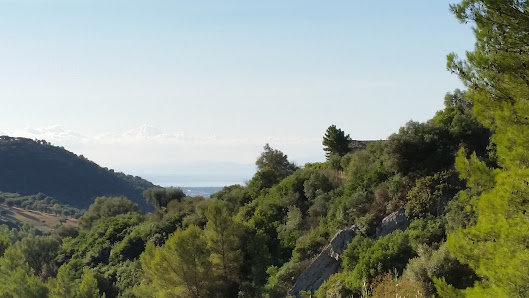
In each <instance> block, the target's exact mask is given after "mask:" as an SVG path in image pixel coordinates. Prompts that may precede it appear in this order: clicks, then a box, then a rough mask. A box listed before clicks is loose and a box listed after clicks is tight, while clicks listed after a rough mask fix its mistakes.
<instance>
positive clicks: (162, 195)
mask: <svg viewBox="0 0 529 298" xmlns="http://www.w3.org/2000/svg"><path fill="white" fill-rule="evenodd" d="M143 196H144V197H145V200H147V202H148V203H149V204H151V205H153V206H154V207H155V208H156V209H162V208H165V207H167V205H168V204H169V202H171V201H173V200H176V201H181V200H182V199H183V198H184V197H185V196H186V194H185V193H184V191H183V190H182V189H181V188H179V187H169V188H161V187H151V188H149V189H147V190H145V191H144V192H143Z"/></svg>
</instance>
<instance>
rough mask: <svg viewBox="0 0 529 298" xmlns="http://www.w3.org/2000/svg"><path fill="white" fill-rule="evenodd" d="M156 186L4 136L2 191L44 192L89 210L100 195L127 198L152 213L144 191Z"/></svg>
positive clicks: (66, 153) (1, 140)
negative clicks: (144, 196) (143, 194)
mask: <svg viewBox="0 0 529 298" xmlns="http://www.w3.org/2000/svg"><path fill="white" fill-rule="evenodd" d="M153 186H154V185H153V184H152V183H150V182H149V181H146V180H144V179H142V178H140V177H134V176H130V175H125V174H123V173H119V172H114V171H113V170H109V169H106V168H101V167H100V166H98V165H97V164H95V163H94V162H92V161H89V160H88V159H86V158H84V157H83V156H82V155H81V156H77V155H76V154H74V153H72V152H69V151H67V150H65V149H64V148H61V147H57V146H53V145H51V144H49V143H47V142H46V141H44V140H30V139H26V138H13V137H8V136H2V137H0V191H3V192H11V193H19V194H21V195H35V194H37V193H44V194H46V195H48V196H51V197H53V198H54V199H56V200H57V201H58V202H59V203H61V204H68V205H70V206H73V207H76V208H83V209H86V208H88V206H90V204H92V202H93V201H94V199H95V198H96V197H98V196H126V197H128V198H129V199H131V200H132V201H134V202H136V203H137V204H139V206H140V207H141V208H142V209H144V210H148V208H149V207H148V206H147V205H146V204H145V200H144V198H143V196H142V192H143V191H144V190H146V189H147V188H149V187H153Z"/></svg>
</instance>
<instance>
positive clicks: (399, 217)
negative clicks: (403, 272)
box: [375, 208, 410, 239]
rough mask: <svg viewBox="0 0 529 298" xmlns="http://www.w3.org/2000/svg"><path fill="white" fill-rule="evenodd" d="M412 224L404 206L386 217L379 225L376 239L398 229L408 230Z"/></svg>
mask: <svg viewBox="0 0 529 298" xmlns="http://www.w3.org/2000/svg"><path fill="white" fill-rule="evenodd" d="M409 225H410V221H409V219H408V217H407V216H406V212H405V210H404V208H401V209H399V210H397V211H395V212H393V213H391V214H390V215H388V216H386V217H384V219H383V220H382V222H381V223H380V224H379V225H378V227H377V230H376V236H375V239H378V238H380V237H383V236H386V235H388V234H391V233H392V232H393V231H396V230H403V231H404V230H406V228H408V226H409Z"/></svg>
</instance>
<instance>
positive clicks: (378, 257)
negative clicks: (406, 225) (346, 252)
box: [344, 230, 415, 292]
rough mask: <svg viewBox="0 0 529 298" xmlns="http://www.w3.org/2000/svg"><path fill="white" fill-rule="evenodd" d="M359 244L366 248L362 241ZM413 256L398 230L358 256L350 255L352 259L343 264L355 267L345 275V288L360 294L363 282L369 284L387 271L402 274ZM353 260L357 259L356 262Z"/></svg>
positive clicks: (405, 235)
mask: <svg viewBox="0 0 529 298" xmlns="http://www.w3.org/2000/svg"><path fill="white" fill-rule="evenodd" d="M360 244H361V245H365V246H368V243H366V242H363V241H362V242H360V243H359V245H360ZM414 254H415V253H414V251H413V249H412V247H411V245H410V241H409V237H408V235H407V234H406V233H404V232H402V231H400V230H398V231H395V232H393V233H392V234H389V235H387V236H384V237H382V238H380V239H378V240H377V241H376V242H375V243H374V244H373V245H372V246H370V247H369V248H368V249H367V250H364V251H362V253H361V254H360V255H359V256H356V254H353V253H350V256H351V257H352V258H351V259H350V260H348V261H344V262H346V264H349V265H348V266H349V268H351V267H352V265H353V264H356V265H355V266H354V269H353V270H352V271H349V272H350V273H346V275H347V277H346V286H347V288H349V289H350V290H352V291H354V292H360V290H361V288H362V284H363V282H364V281H367V282H368V283H369V282H370V281H372V279H373V278H375V277H376V276H378V275H379V274H382V273H384V272H387V271H393V270H397V272H402V270H404V268H405V267H406V265H407V263H408V259H409V258H410V257H413V256H414ZM354 258H358V259H357V261H356V262H355V260H354Z"/></svg>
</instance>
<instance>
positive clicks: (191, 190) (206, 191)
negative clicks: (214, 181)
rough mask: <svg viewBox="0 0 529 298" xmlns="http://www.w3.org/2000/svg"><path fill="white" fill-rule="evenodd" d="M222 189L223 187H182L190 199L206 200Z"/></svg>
mask: <svg viewBox="0 0 529 298" xmlns="http://www.w3.org/2000/svg"><path fill="white" fill-rule="evenodd" d="M221 189H222V187H218V186H207V187H190V186H183V187H182V190H183V191H184V192H185V193H186V195H188V196H190V197H194V196H203V197H204V198H209V197H210V196H211V195H212V194H214V193H216V192H218V191H219V190H221Z"/></svg>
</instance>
